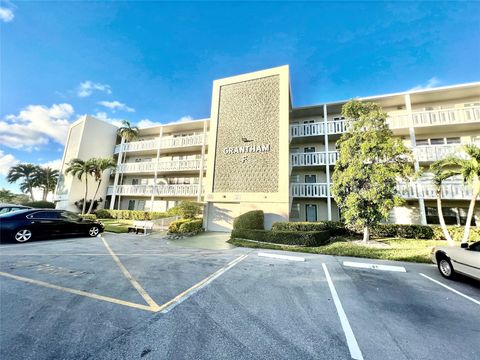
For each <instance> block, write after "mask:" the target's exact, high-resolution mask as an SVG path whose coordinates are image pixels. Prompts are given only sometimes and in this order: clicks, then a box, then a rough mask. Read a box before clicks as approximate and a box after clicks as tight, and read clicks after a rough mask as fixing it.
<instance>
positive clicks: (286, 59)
mask: <svg viewBox="0 0 480 360" xmlns="http://www.w3.org/2000/svg"><path fill="white" fill-rule="evenodd" d="M479 24H480V3H479V2H445V3H442V2H422V3H418V2H416V3H414V2H401V3H400V2H397V3H387V2H315V3H314V2H263V3H256V2H245V3H235V2H223V3H218V2H172V3H164V2H115V3H113V2H14V1H1V2H0V27H1V28H0V36H1V40H0V45H1V48H0V61H1V66H0V75H1V78H0V92H1V96H0V187H7V188H9V189H12V190H16V186H15V185H10V184H7V183H6V182H5V180H4V175H5V174H6V171H7V170H8V167H9V166H11V165H12V164H15V163H16V162H32V163H39V164H45V163H49V164H52V165H56V164H58V163H59V159H60V158H61V156H62V154H63V142H64V141H65V134H66V129H67V128H68V124H69V123H71V122H72V121H74V120H75V119H76V118H77V117H78V116H79V115H81V114H85V113H89V114H94V115H97V116H99V117H102V118H105V119H107V120H108V121H114V122H115V121H118V120H119V119H129V120H131V121H132V122H133V123H138V122H141V124H150V123H152V122H158V123H165V122H172V121H176V120H180V119H184V118H194V119H195V118H204V117H208V116H209V113H210V100H211V86H212V81H213V80H214V79H218V78H222V77H227V76H231V75H236V74H241V73H245V72H249V71H254V70H260V69H264V68H268V67H272V66H278V65H284V64H289V65H290V71H291V87H292V95H293V102H294V106H302V105H309V104H314V103H320V102H323V101H331V100H339V99H347V98H351V97H355V96H368V95H375V94H382V93H389V92H397V91H403V90H407V89H410V88H413V87H417V86H422V87H429V86H430V87H431V86H442V85H449V84H456V83H463V82H472V81H479V80H480V66H479V64H480V40H479V39H480V25H479Z"/></svg>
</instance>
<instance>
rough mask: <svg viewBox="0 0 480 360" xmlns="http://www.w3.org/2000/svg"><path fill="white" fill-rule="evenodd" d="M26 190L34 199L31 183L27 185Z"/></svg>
mask: <svg viewBox="0 0 480 360" xmlns="http://www.w3.org/2000/svg"><path fill="white" fill-rule="evenodd" d="M28 192H29V193H30V198H31V199H32V201H35V198H34V197H33V187H32V186H31V185H28Z"/></svg>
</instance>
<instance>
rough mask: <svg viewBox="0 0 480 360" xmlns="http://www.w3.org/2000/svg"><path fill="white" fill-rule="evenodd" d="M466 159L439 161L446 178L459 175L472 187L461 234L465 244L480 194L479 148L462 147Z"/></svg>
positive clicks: (470, 145)
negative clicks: (446, 174)
mask: <svg viewBox="0 0 480 360" xmlns="http://www.w3.org/2000/svg"><path fill="white" fill-rule="evenodd" d="M463 151H464V152H465V153H466V154H467V157H468V158H467V159H463V158H460V157H458V156H449V157H447V158H445V159H443V160H441V162H440V164H439V166H440V167H441V168H442V169H444V171H446V172H448V173H449V176H448V177H452V176H456V175H459V176H461V177H462V178H463V181H464V182H465V183H467V184H470V186H471V187H472V198H471V199H470V205H469V207H468V213H467V222H466V223H465V231H464V233H463V238H462V243H467V242H468V238H469V237H470V226H471V223H472V218H473V212H474V210H475V203H476V201H477V198H478V195H479V194H480V147H478V146H477V145H475V144H467V145H464V146H463Z"/></svg>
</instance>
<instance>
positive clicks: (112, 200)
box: [110, 137, 125, 210]
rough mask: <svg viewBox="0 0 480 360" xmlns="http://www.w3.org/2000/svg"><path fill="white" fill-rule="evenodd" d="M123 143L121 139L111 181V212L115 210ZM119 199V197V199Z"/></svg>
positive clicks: (123, 139)
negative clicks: (115, 167)
mask: <svg viewBox="0 0 480 360" xmlns="http://www.w3.org/2000/svg"><path fill="white" fill-rule="evenodd" d="M124 143H125V138H123V137H122V141H121V142H120V152H119V153H118V159H117V169H116V170H115V177H114V179H113V192H112V196H111V198H110V210H113V209H114V208H115V196H116V193H117V186H118V178H119V168H120V165H121V164H122V156H123V151H122V150H123V144H124ZM119 199H120V197H119Z"/></svg>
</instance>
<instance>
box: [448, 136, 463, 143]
mask: <svg viewBox="0 0 480 360" xmlns="http://www.w3.org/2000/svg"><path fill="white" fill-rule="evenodd" d="M447 144H460V137H451V138H447Z"/></svg>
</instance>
